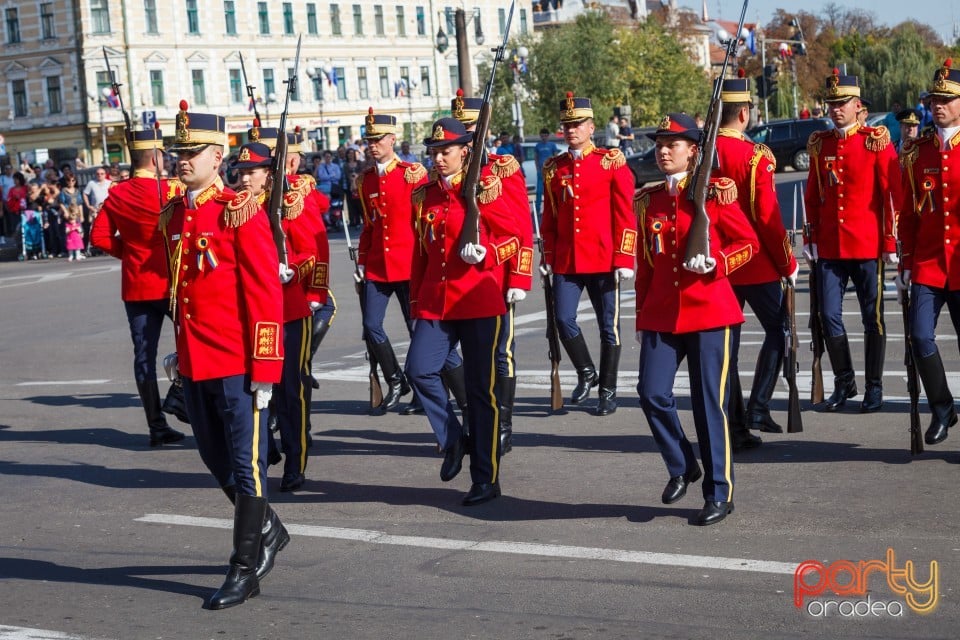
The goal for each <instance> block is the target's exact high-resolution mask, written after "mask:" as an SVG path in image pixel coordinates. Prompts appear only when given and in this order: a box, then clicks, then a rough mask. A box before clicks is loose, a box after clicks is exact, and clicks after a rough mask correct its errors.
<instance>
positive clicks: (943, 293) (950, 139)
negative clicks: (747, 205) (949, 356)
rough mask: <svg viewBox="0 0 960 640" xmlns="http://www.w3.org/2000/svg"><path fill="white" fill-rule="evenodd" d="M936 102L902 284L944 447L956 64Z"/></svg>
mask: <svg viewBox="0 0 960 640" xmlns="http://www.w3.org/2000/svg"><path fill="white" fill-rule="evenodd" d="M930 103H931V110H932V112H933V123H934V125H935V128H934V129H932V130H928V131H927V132H925V133H924V134H923V135H921V136H920V137H919V138H918V139H916V140H908V141H906V142H905V143H904V146H903V150H902V151H901V161H902V163H903V206H902V208H901V209H900V218H899V223H898V230H899V233H900V240H901V242H902V246H903V254H902V262H901V265H900V266H901V271H900V275H899V277H898V278H897V286H898V288H899V289H903V288H905V287H909V288H910V296H911V299H910V326H909V327H908V329H909V331H910V341H911V344H912V346H913V357H914V361H915V362H916V365H917V373H918V374H919V376H920V379H921V380H922V381H923V390H924V392H925V393H926V394H927V404H928V405H929V406H930V413H931V414H932V418H931V420H930V426H929V427H928V428H927V432H926V434H925V435H924V440H925V441H926V443H927V444H938V443H940V442H943V441H944V439H946V437H947V429H948V428H950V427H952V426H953V425H955V424H956V423H957V411H956V408H955V407H954V405H953V394H952V393H951V392H950V387H949V386H948V385H947V377H946V374H945V373H944V369H943V361H942V360H941V359H940V351H939V350H938V349H937V343H936V342H935V339H936V335H935V332H936V327H937V321H938V320H939V318H940V311H941V309H943V305H944V304H946V305H947V309H948V310H949V311H950V320H951V321H952V322H953V329H954V334H955V335H960V259H958V251H957V248H956V247H957V246H958V245H960V208H958V207H957V198H958V197H960V150H958V148H960V71H958V70H956V69H953V67H952V61H951V60H950V59H947V60H946V61H945V62H944V64H943V66H942V67H941V68H940V69H938V70H937V71H936V73H935V74H934V77H933V87H932V88H931V89H930ZM111 197H112V196H111Z"/></svg>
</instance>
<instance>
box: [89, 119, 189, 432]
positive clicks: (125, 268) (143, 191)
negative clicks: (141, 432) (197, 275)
mask: <svg viewBox="0 0 960 640" xmlns="http://www.w3.org/2000/svg"><path fill="white" fill-rule="evenodd" d="M126 137H127V147H128V148H129V149H130V159H131V161H132V163H133V167H134V174H133V177H132V178H130V179H129V180H125V181H123V182H120V183H117V184H116V185H115V186H114V187H113V188H112V189H111V190H110V193H109V197H108V198H107V199H106V200H104V202H103V207H102V208H101V209H100V215H98V216H97V218H96V220H95V221H94V223H93V227H92V228H91V230H90V242H91V243H92V244H93V246H95V247H97V248H98V249H100V250H101V251H103V252H105V253H109V254H110V255H112V256H113V257H115V258H119V259H120V260H121V261H122V262H121V283H120V287H121V288H120V295H121V297H122V298H123V307H124V309H125V310H126V312H127V322H128V323H129V325H130V337H131V338H132V339H133V375H134V379H135V380H136V382H137V392H138V393H139V394H140V402H141V404H143V410H144V412H145V413H146V416H147V426H148V427H149V429H150V446H151V447H159V446H162V445H165V444H171V443H174V442H180V441H181V440H183V434H182V433H180V432H179V431H177V430H175V429H172V428H171V427H170V426H169V425H167V420H166V418H164V415H163V412H162V411H161V404H160V389H159V387H158V386H157V344H158V343H159V341H160V332H161V329H162V328H163V320H164V317H166V316H169V314H170V310H169V301H168V296H169V295H170V280H169V276H168V275H167V255H166V251H165V249H164V244H163V236H161V235H160V231H159V229H158V228H157V221H158V216H159V214H160V209H161V208H162V207H163V205H164V204H165V203H166V201H167V200H169V199H170V198H171V197H174V196H176V195H177V194H178V188H179V187H180V185H179V183H178V182H176V181H175V180H170V181H168V180H161V179H159V177H158V169H157V168H158V166H160V167H161V168H162V164H163V160H162V157H163V156H162V148H163V134H162V132H161V131H160V130H159V129H149V130H146V131H127V133H126ZM174 388H175V389H179V387H174Z"/></svg>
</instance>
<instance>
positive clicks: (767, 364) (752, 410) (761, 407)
mask: <svg viewBox="0 0 960 640" xmlns="http://www.w3.org/2000/svg"><path fill="white" fill-rule="evenodd" d="M782 365H783V355H782V354H781V353H779V352H777V351H773V350H769V349H768V350H766V351H764V350H761V351H760V357H759V358H757V368H756V370H755V372H754V375H753V387H752V388H751V389H750V400H749V402H747V414H746V424H747V427H748V428H750V429H759V430H760V431H765V432H766V433H783V427H781V426H780V425H779V424H777V423H776V422H775V421H774V419H773V418H772V417H770V399H771V398H773V391H774V389H776V388H777V380H778V379H779V378H780V367H781V366H782Z"/></svg>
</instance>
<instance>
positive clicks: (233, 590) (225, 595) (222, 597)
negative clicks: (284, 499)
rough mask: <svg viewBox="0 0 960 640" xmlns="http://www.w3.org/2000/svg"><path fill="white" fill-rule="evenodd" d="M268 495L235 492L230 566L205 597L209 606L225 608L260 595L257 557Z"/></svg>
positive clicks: (211, 607)
mask: <svg viewBox="0 0 960 640" xmlns="http://www.w3.org/2000/svg"><path fill="white" fill-rule="evenodd" d="M266 515H267V499H266V498H257V497H254V496H246V495H242V494H240V495H237V496H236V508H235V510H234V517H233V554H232V555H231V556H230V569H229V570H228V571H227V577H226V579H225V580H224V582H223V585H222V586H221V587H220V589H218V590H217V592H216V593H214V594H213V595H212V596H211V597H210V600H208V601H207V608H209V609H226V608H228V607H234V606H236V605H238V604H242V603H243V602H245V601H246V600H247V599H248V598H252V597H254V596H257V595H260V581H259V580H258V579H257V561H258V560H259V558H260V543H261V541H262V538H263V533H262V531H263V522H264V520H265V518H266Z"/></svg>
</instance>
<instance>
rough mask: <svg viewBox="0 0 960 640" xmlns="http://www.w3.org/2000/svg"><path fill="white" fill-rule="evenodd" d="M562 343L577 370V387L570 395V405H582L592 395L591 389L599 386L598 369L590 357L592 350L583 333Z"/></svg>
mask: <svg viewBox="0 0 960 640" xmlns="http://www.w3.org/2000/svg"><path fill="white" fill-rule="evenodd" d="M560 342H562V343H563V348H564V349H566V350H567V355H568V356H570V362H571V363H573V367H574V368H575V369H576V370H577V386H576V387H574V389H573V393H572V394H571V395H570V403H571V404H580V403H581V402H583V401H584V399H585V398H586V397H587V396H588V395H590V389H593V388H594V387H595V386H597V382H598V380H597V369H596V367H594V366H593V359H592V358H591V357H590V350H589V349H587V341H586V340H584V339H583V334H582V333H581V334H580V335H578V336H576V337H575V338H570V339H568V340H561V341H560Z"/></svg>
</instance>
